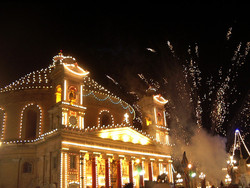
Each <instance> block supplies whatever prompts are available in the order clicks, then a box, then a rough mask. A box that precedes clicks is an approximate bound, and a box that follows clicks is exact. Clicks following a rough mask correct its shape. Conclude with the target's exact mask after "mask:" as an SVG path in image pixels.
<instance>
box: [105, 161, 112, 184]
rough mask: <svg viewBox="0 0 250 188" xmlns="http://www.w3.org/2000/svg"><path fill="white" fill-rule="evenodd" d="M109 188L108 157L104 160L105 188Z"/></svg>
mask: <svg viewBox="0 0 250 188" xmlns="http://www.w3.org/2000/svg"><path fill="white" fill-rule="evenodd" d="M110 186H111V179H110V157H107V158H106V159H105V187H106V188H109V187H110Z"/></svg>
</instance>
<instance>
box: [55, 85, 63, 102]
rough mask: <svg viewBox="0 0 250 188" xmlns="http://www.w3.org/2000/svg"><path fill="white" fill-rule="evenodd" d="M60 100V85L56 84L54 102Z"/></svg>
mask: <svg viewBox="0 0 250 188" xmlns="http://www.w3.org/2000/svg"><path fill="white" fill-rule="evenodd" d="M61 100H62V88H61V85H58V86H56V103H58V102H60V101H61Z"/></svg>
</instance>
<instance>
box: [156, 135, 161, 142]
mask: <svg viewBox="0 0 250 188" xmlns="http://www.w3.org/2000/svg"><path fill="white" fill-rule="evenodd" d="M156 141H157V142H160V134H159V133H156Z"/></svg>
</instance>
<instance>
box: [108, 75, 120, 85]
mask: <svg viewBox="0 0 250 188" xmlns="http://www.w3.org/2000/svg"><path fill="white" fill-rule="evenodd" d="M106 77H107V78H108V79H110V80H111V81H112V82H113V83H114V84H115V85H118V82H116V81H115V80H114V79H113V78H112V77H110V76H109V75H106Z"/></svg>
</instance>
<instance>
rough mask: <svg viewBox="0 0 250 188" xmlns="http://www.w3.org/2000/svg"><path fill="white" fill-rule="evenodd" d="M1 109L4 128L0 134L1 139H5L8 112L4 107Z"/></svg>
mask: <svg viewBox="0 0 250 188" xmlns="http://www.w3.org/2000/svg"><path fill="white" fill-rule="evenodd" d="M0 110H1V111H3V123H2V130H1V134H0V138H1V140H3V139H4V133H5V124H6V112H5V110H4V109H3V108H1V107H0Z"/></svg>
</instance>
